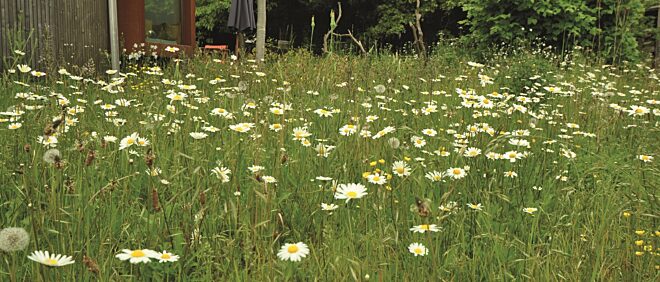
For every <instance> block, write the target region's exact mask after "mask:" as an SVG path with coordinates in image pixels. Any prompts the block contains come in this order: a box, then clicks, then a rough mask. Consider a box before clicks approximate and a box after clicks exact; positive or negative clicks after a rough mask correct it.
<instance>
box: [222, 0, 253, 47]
mask: <svg viewBox="0 0 660 282" xmlns="http://www.w3.org/2000/svg"><path fill="white" fill-rule="evenodd" d="M227 25H228V26H229V27H230V28H234V29H236V31H238V32H237V36H236V53H237V54H238V50H239V48H240V42H243V31H245V30H248V29H255V28H256V27H257V24H256V23H255V20H254V1H253V0H232V1H231V8H230V9H229V23H228V24H227Z"/></svg>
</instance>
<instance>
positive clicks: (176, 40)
mask: <svg viewBox="0 0 660 282" xmlns="http://www.w3.org/2000/svg"><path fill="white" fill-rule="evenodd" d="M144 5H145V7H144V12H145V25H144V27H145V34H146V37H147V38H146V41H147V42H152V43H163V44H181V0H145V1H144Z"/></svg>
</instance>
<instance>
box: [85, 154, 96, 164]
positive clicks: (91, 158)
mask: <svg viewBox="0 0 660 282" xmlns="http://www.w3.org/2000/svg"><path fill="white" fill-rule="evenodd" d="M95 158H96V152H94V150H89V152H87V158H85V165H86V166H90V165H91V164H92V162H93V161H94V159H95Z"/></svg>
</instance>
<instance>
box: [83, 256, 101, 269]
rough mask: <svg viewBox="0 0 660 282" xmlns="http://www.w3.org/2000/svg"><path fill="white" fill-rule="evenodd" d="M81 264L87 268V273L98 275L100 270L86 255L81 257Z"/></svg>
mask: <svg viewBox="0 0 660 282" xmlns="http://www.w3.org/2000/svg"><path fill="white" fill-rule="evenodd" d="M83 264H85V266H86V267H87V271H89V272H91V273H94V274H99V272H100V269H99V265H98V264H97V263H96V262H95V261H94V260H93V259H92V258H90V257H88V256H87V255H84V256H83Z"/></svg>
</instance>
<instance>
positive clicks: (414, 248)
mask: <svg viewBox="0 0 660 282" xmlns="http://www.w3.org/2000/svg"><path fill="white" fill-rule="evenodd" d="M408 251H410V252H411V253H412V254H413V255H415V256H425V255H428V254H429V250H428V249H427V248H426V247H424V245H422V244H420V243H412V244H410V245H409V246H408Z"/></svg>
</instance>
